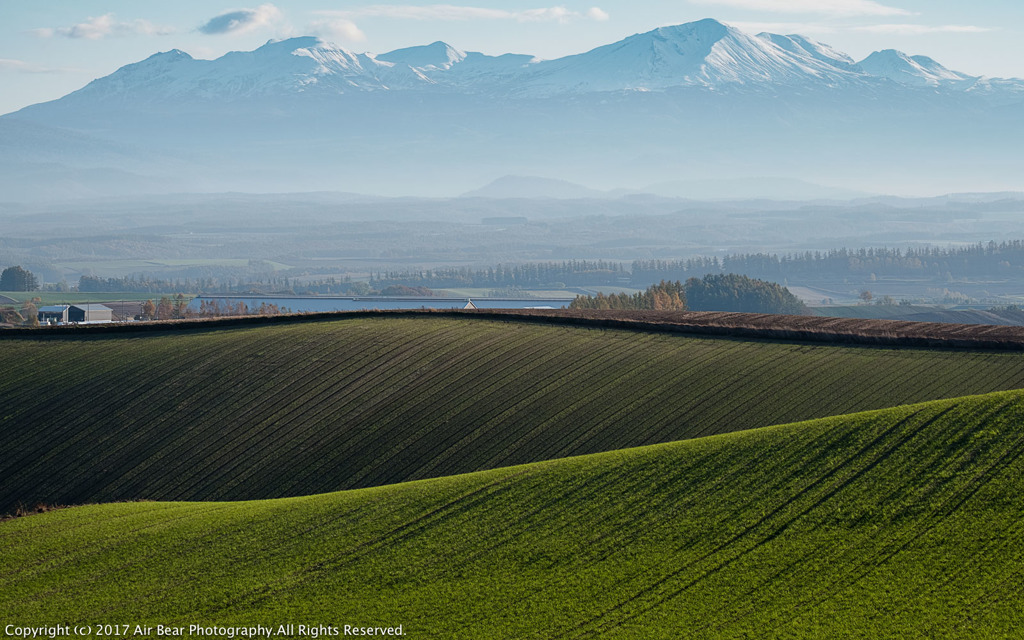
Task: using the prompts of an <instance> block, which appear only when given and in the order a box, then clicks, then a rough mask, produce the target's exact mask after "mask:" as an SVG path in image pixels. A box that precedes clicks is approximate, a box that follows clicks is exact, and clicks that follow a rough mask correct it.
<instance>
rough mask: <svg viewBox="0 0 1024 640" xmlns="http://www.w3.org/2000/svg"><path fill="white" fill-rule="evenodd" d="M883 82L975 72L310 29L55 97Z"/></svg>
mask: <svg viewBox="0 0 1024 640" xmlns="http://www.w3.org/2000/svg"><path fill="white" fill-rule="evenodd" d="M884 80H892V81H895V82H897V83H899V84H901V85H906V86H915V87H926V86H927V87H943V88H948V89H968V88H970V87H971V86H972V85H974V84H975V83H976V82H977V81H978V80H979V78H976V77H972V76H969V75H966V74H962V73H958V72H956V71H951V70H949V69H947V68H945V67H943V66H942V65H941V64H939V63H938V62H936V61H934V60H932V59H931V58H928V57H925V56H909V55H907V54H904V53H902V52H899V51H894V50H886V51H879V52H876V53H874V54H872V55H870V56H869V57H868V58H866V59H865V60H863V61H861V62H860V63H859V64H858V63H855V62H854V61H853V59H851V58H850V57H849V56H848V55H846V54H844V53H842V52H839V51H836V50H835V49H833V48H831V47H829V46H828V45H826V44H823V43H820V42H815V41H812V40H809V39H807V38H804V37H802V36H799V35H785V36H784V35H777V34H771V33H762V34H759V35H757V36H751V35H749V34H746V33H744V32H742V31H740V30H739V29H736V28H734V27H730V26H728V25H725V24H723V23H721V22H718V21H716V20H710V19H709V20H701V21H699V22H693V23H689V24H683V25H678V26H671V27H661V28H658V29H654V30H653V31H649V32H647V33H640V34H636V35H633V36H630V37H628V38H626V39H624V40H622V41H620V42H616V43H614V44H609V45H605V46H602V47H598V48H596V49H593V50H592V51H588V52H586V53H581V54H577V55H571V56H566V57H564V58H559V59H556V60H539V59H537V58H534V57H533V56H529V55H515V54H508V55H503V56H487V55H484V54H481V53H476V52H465V51H461V50H459V49H456V48H455V47H453V46H451V45H449V44H447V43H444V42H435V43H433V44H430V45H426V46H416V47H408V48H404V49H398V50H396V51H391V52H388V53H384V54H379V55H373V54H369V53H353V52H351V51H348V50H347V49H344V48H342V47H338V46H336V45H333V44H331V43H329V42H326V41H324V40H321V39H319V38H313V37H299V38H291V39H288V40H281V41H272V42H268V43H267V44H265V45H263V46H262V47H259V48H258V49H256V50H255V51H246V52H232V53H229V54H226V55H224V56H222V57H221V58H218V59H216V60H196V59H193V58H192V57H191V56H189V55H188V54H186V53H184V52H182V51H178V50H173V51H169V52H166V53H159V54H156V55H153V56H151V57H150V58H147V59H146V60H143V61H141V62H138V63H135V64H130V65H127V66H125V67H122V68H121V69H119V70H118V71H116V72H115V73H113V74H111V75H110V76H107V77H105V78H100V79H98V80H95V81H93V82H92V83H90V84H89V85H88V86H86V87H85V88H84V89H82V90H80V91H78V92H75V93H74V94H71V95H70V96H68V98H65V100H67V99H71V100H80V99H83V98H88V99H89V100H102V99H110V98H114V97H116V98H117V99H124V98H139V99H143V100H145V99H149V100H168V99H172V100H177V99H223V98H246V97H253V96H268V95H269V96H280V95H282V94H296V93H314V94H320V95H322V94H346V93H352V92H374V91H410V90H411V91H431V90H437V89H444V90H447V91H452V90H454V91H457V92H461V93H466V94H474V95H491V96H515V95H520V96H531V97H537V96H545V95H547V96H554V95H572V94H581V93H584V94H585V93H593V92H617V91H663V90H666V89H671V88H677V87H701V88H705V89H720V88H736V87H746V88H755V89H756V88H772V89H778V88H780V87H787V86H789V87H792V86H813V87H818V88H828V87H832V88H835V87H848V86H857V85H873V84H874V85H877V84H878V83H879V82H881V81H884ZM1003 82H1004V83H1006V82H1007V81H1003ZM1009 84H1013V82H1010V83H1009ZM988 86H989V87H991V86H1002V85H1000V84H999V83H998V82H997V83H996V84H992V83H989V85H988Z"/></svg>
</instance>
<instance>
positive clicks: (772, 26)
mask: <svg viewBox="0 0 1024 640" xmlns="http://www.w3.org/2000/svg"><path fill="white" fill-rule="evenodd" d="M729 24H730V25H731V26H733V27H736V28H737V29H739V30H740V31H745V32H747V33H762V32H765V31H767V32H768V33H784V34H789V33H798V34H800V35H807V34H808V33H817V34H823V33H836V32H838V31H840V29H839V28H838V27H836V26H835V25H828V24H818V23H816V22H730V23H729Z"/></svg>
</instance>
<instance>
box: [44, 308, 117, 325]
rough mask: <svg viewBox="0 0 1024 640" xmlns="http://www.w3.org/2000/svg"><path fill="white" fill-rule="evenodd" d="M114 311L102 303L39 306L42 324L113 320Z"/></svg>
mask: <svg viewBox="0 0 1024 640" xmlns="http://www.w3.org/2000/svg"><path fill="white" fill-rule="evenodd" d="M113 320H114V311H113V309H111V308H110V307H108V306H105V305H102V304H56V305H52V306H48V307H39V323H40V324H66V323H68V322H113Z"/></svg>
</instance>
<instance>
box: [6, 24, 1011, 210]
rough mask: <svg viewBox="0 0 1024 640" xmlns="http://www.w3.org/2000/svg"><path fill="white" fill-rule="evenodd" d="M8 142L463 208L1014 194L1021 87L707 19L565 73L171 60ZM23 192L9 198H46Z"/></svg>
mask: <svg viewBox="0 0 1024 640" xmlns="http://www.w3.org/2000/svg"><path fill="white" fill-rule="evenodd" d="M3 131H16V132H19V133H18V135H17V136H13V137H12V136H6V137H5V136H3V135H0V168H3V167H4V166H16V165H18V166H21V165H25V166H27V165H26V164H25V163H28V164H31V165H32V166H36V167H38V168H39V172H38V175H39V176H45V175H46V171H48V168H47V167H49V166H50V165H53V166H57V165H60V167H59V168H60V169H61V170H60V171H55V173H53V175H69V176H70V175H73V176H82V175H92V173H88V172H93V173H95V171H101V170H109V171H110V172H111V176H114V177H112V178H111V179H109V180H107V181H106V182H105V183H104V184H116V183H117V182H118V181H123V177H124V176H125V175H127V173H130V174H132V175H139V176H141V178H140V179H141V180H144V181H146V182H145V184H147V185H151V184H156V183H160V182H161V181H164V180H166V184H167V185H168V187H167V188H168V189H170V188H172V187H171V186H170V185H174V186H173V188H174V189H177V190H180V189H187V188H189V187H188V186H187V185H193V188H202V189H217V188H221V189H237V190H260V191H264V190H343V191H352V192H362V193H368V192H370V193H419V194H453V193H459V192H463V191H466V190H468V189H470V188H473V187H475V186H477V185H479V184H485V183H487V182H489V181H491V180H494V179H495V178H496V177H499V176H502V175H538V176H547V177H551V178H560V179H566V180H570V181H573V182H578V183H584V184H607V185H609V186H629V185H630V184H633V185H637V184H652V183H655V182H672V181H680V180H682V181H690V182H691V183H692V182H693V181H700V180H706V179H718V178H744V177H750V176H763V175H766V174H770V175H777V176H780V177H783V178H793V179H804V180H811V181H817V182H822V183H826V184H835V185H842V186H846V187H849V188H853V189H860V190H864V191H873V192H880V191H886V190H891V191H898V190H899V189H897V188H894V187H890V186H888V185H890V184H896V185H899V186H902V185H906V184H909V183H914V184H934V185H942V187H941V188H943V189H945V188H947V187H949V188H957V189H959V190H965V191H966V190H984V189H987V188H988V187H987V186H983V185H982V184H980V182H984V184H985V185H990V186H992V187H994V188H998V189H1010V188H1012V189H1017V188H1020V187H1021V186H1024V185H1020V184H1018V183H1016V182H1013V181H1014V180H1017V179H1019V176H1020V175H1024V159H1022V158H1021V154H1020V153H1019V149H1020V148H1021V146H1024V81H1021V80H1015V79H994V78H985V77H981V78H978V77H973V76H969V75H967V74H962V73H958V72H956V71H952V70H949V69H947V68H945V67H943V66H942V65H941V64H939V63H938V62H936V61H934V60H932V59H931V58H927V57H925V56H917V55H915V56H909V55H906V54H903V53H900V52H897V51H891V50H887V51H881V52H877V53H875V54H872V55H871V56H868V57H867V58H866V59H865V60H863V61H861V62H859V63H858V62H855V61H854V60H853V59H851V58H850V56H848V55H846V54H844V53H842V52H840V51H837V50H835V49H833V48H832V47H830V46H828V45H827V44H824V43H820V42H815V41H813V40H810V39H808V38H805V37H802V36H799V35H778V34H771V33H762V34H758V35H756V36H754V35H750V34H747V33H744V32H743V31H741V30H739V29H736V28H734V27H731V26H728V25H725V24H723V23H720V22H717V21H715V20H701V21H699V22H694V23H689V24H684V25H678V26H669V27H661V28H658V29H654V30H652V31H648V32H646V33H640V34H636V35H633V36H630V37H628V38H625V39H624V40H621V41H619V42H616V43H614V44H609V45H605V46H601V47H597V48H595V49H593V50H591V51H587V52H584V53H580V54H576V55H571V56H566V57H563V58H558V59H555V60H540V59H538V58H535V57H534V56H531V55H521V54H506V55H500V56H489V55H484V54H482V53H478V52H467V51H462V50H459V49H457V48H456V47H454V46H452V45H450V44H447V43H444V42H434V43H433V44H429V45H425V46H415V47H408V48H403V49H398V50H395V51H391V52H387V53H382V54H371V53H355V52H352V51H349V50H347V49H344V48H342V47H338V46H336V45H333V44H331V43H329V42H325V41H324V40H321V39H319V38H313V37H300V38H292V39H288V40H281V41H272V42H268V43H267V44H265V45H263V46H262V47H259V48H258V49H256V50H254V51H243V52H233V53H229V54H226V55H224V56H222V57H220V58H217V59H216V60H197V59H194V58H192V57H191V56H189V55H188V54H187V53H184V52H182V51H177V50H173V51H169V52H165V53H159V54H156V55H153V56H151V57H149V58H147V59H145V60H142V61H141V62H137V63H134V64H129V65H127V66H125V67H122V68H121V69H119V70H117V71H116V72H114V73H113V74H111V75H109V76H106V77H104V78H99V79H97V80H94V81H93V82H91V83H89V84H88V85H87V86H85V87H84V88H82V89H80V90H78V91H75V92H73V93H71V94H68V95H67V96H64V97H63V98H61V99H59V100H54V101H52V102H48V103H43V104H38V105H33V106H31V107H26V108H25V109H22V110H21V111H18V112H16V113H13V114H8V115H6V116H2V117H0V132H3ZM33 132H35V133H33ZM40 132H47V133H46V135H42V133H40ZM62 140H77V141H79V143H76V144H75V145H73V146H66V145H65V146H62V145H63V143H61V142H60V141H62ZM90 145H93V146H96V147H97V149H102V153H90V152H89V151H88V148H89V146H90ZM157 159H159V161H157ZM85 170H88V172H85ZM126 172H127V173H126ZM11 175H15V174H13V173H11V172H8V173H7V174H6V176H7V178H5V174H4V173H3V172H0V195H7V196H8V197H11V196H10V194H12V193H29V194H35V193H37V192H40V191H42V192H45V191H46V190H47V189H50V188H52V185H51V184H49V183H48V182H47V180H46V179H45V178H44V177H40V178H39V179H38V180H35V178H32V180H29V179H21V178H19V179H17V180H14V179H13V178H10V176H11ZM17 175H22V174H20V173H19V174H17ZM33 175H37V174H33ZM844 176H845V177H846V178H848V180H846V181H844ZM963 176H972V177H971V178H970V180H967V181H965V182H962V183H957V182H955V181H956V180H958V179H960V178H961V177H963ZM1000 176H1001V177H1000ZM5 179H6V180H7V182H5V181H4V180H5ZM76 179H77V178H76ZM1011 183H1012V184H1011ZM196 185H198V186H196Z"/></svg>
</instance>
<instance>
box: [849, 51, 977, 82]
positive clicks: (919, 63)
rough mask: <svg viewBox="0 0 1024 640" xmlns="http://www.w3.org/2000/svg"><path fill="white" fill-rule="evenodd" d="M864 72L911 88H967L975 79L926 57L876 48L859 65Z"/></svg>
mask: <svg viewBox="0 0 1024 640" xmlns="http://www.w3.org/2000/svg"><path fill="white" fill-rule="evenodd" d="M858 66H859V67H860V68H861V69H863V70H864V71H865V72H867V73H869V74H871V75H873V76H876V77H879V78H888V79H889V80H892V81H894V82H898V83H900V84H904V85H909V86H914V87H964V88H966V87H968V86H970V85H972V84H974V83H975V82H976V81H977V80H978V78H976V77H974V76H969V75H967V74H965V73H960V72H958V71H952V70H950V69H947V68H946V67H944V66H942V65H941V64H939V63H938V62H936V61H935V60H933V59H931V58H929V57H928V56H909V55H907V54H905V53H903V52H902V51H897V50H895V49H885V50H883V51H876V52H874V53H872V54H871V55H869V56H868V57H867V58H865V59H864V60H861V61H860V63H859V65H858Z"/></svg>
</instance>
